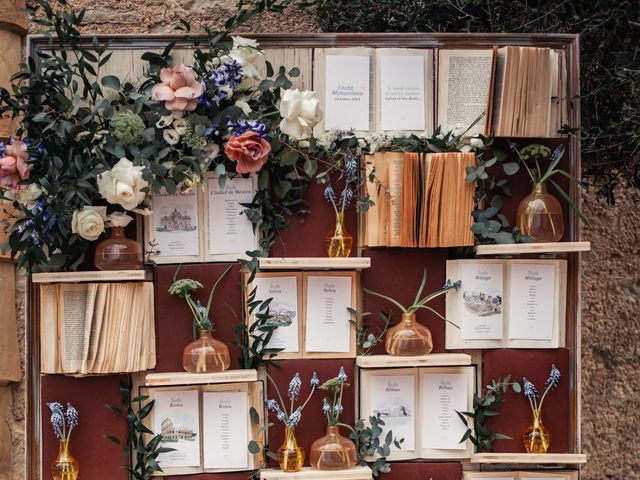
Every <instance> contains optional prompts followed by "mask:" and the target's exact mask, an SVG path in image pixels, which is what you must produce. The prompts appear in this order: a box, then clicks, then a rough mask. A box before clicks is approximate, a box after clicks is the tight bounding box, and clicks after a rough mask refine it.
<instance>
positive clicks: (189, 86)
mask: <svg viewBox="0 0 640 480" xmlns="http://www.w3.org/2000/svg"><path fill="white" fill-rule="evenodd" d="M160 80H161V81H162V83H158V84H156V85H154V86H153V90H152V92H151V98H153V99H154V100H158V101H163V102H165V104H164V106H165V107H166V108H167V110H171V111H173V112H192V111H194V110H195V109H196V106H197V105H198V97H199V96H200V95H202V92H203V91H204V87H203V86H202V84H201V83H200V82H198V81H197V80H196V73H195V72H194V71H193V68H191V67H187V66H185V65H182V64H180V65H176V66H175V67H173V68H163V69H161V70H160Z"/></svg>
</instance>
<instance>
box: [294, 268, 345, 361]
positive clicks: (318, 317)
mask: <svg viewBox="0 0 640 480" xmlns="http://www.w3.org/2000/svg"><path fill="white" fill-rule="evenodd" d="M351 280H352V279H351V277H338V276H330V275H329V276H315V275H312V276H309V277H308V279H307V305H306V316H305V318H306V335H305V351H307V352H341V353H346V352H349V351H350V340H351V323H350V319H351V315H350V313H349V310H348V308H350V307H351V306H352V303H351Z"/></svg>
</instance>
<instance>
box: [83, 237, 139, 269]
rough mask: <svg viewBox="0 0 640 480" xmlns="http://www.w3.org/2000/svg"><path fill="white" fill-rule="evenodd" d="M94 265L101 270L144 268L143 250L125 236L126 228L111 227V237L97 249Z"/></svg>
mask: <svg viewBox="0 0 640 480" xmlns="http://www.w3.org/2000/svg"><path fill="white" fill-rule="evenodd" d="M94 263H95V265H96V268H98V269H99V270H137V269H139V268H142V248H141V247H140V244H139V243H138V242H136V241H135V240H131V239H130V238H127V237H125V236H124V227H111V235H110V236H109V238H107V239H105V240H103V241H102V242H100V243H99V244H98V246H97V247H96V254H95V256H94Z"/></svg>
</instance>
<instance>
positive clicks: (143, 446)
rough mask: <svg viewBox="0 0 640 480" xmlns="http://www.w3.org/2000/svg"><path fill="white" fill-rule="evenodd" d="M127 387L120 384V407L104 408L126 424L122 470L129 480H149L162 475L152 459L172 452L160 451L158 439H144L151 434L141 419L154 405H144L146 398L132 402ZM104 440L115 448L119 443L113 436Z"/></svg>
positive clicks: (171, 449) (159, 437)
mask: <svg viewBox="0 0 640 480" xmlns="http://www.w3.org/2000/svg"><path fill="white" fill-rule="evenodd" d="M131 395H132V393H131V385H129V383H128V382H124V381H121V382H120V396H121V407H116V406H113V405H106V407H107V408H108V409H109V410H110V411H112V412H113V413H115V414H116V415H117V416H119V417H123V419H125V420H126V421H127V423H128V427H129V428H128V433H127V439H126V442H125V443H124V458H125V461H126V465H125V468H126V469H127V471H128V472H129V478H130V480H149V479H151V478H152V477H153V476H154V473H156V472H162V469H161V468H160V466H159V465H158V462H157V461H156V459H157V458H158V455H160V454H161V453H166V452H171V451H173V450H174V449H173V448H166V447H161V446H160V442H162V435H156V436H154V437H152V438H151V439H150V440H149V441H147V440H146V438H145V437H147V436H148V435H153V432H152V431H151V430H149V429H148V428H147V427H145V426H144V423H143V422H144V419H145V418H147V417H148V416H149V414H150V413H151V410H152V409H153V405H154V401H153V400H151V401H148V402H147V400H148V399H149V397H148V396H144V395H142V396H137V397H133V398H132V396H131ZM105 437H106V438H107V439H108V440H110V441H111V442H113V443H115V444H116V445H118V446H122V441H121V440H120V439H119V438H117V437H115V436H113V435H105Z"/></svg>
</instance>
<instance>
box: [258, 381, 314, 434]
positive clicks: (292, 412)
mask: <svg viewBox="0 0 640 480" xmlns="http://www.w3.org/2000/svg"><path fill="white" fill-rule="evenodd" d="M267 378H268V379H269V381H270V382H271V385H273V388H274V389H275V392H276V395H277V396H278V400H276V399H267V400H265V405H266V406H267V410H269V411H270V412H272V413H274V414H275V415H276V418H277V419H278V420H279V421H281V422H282V423H283V424H284V425H285V427H289V428H291V427H296V426H298V423H300V419H301V418H302V411H303V410H304V407H306V406H307V404H308V403H309V400H311V397H312V396H313V394H314V392H315V391H316V389H317V388H318V387H319V386H320V379H319V378H318V375H317V374H316V373H315V372H313V375H312V376H311V380H310V381H309V387H310V388H311V391H310V392H309V395H308V396H307V399H306V400H305V401H304V402H302V403H301V404H300V405H299V406H297V407H295V401H296V400H298V399H299V397H300V388H301V387H302V380H301V379H300V374H298V373H296V374H295V375H294V376H293V378H292V379H291V381H290V382H289V388H288V390H287V398H288V399H289V408H287V403H286V402H285V401H284V397H283V396H282V394H281V393H280V390H279V389H278V385H276V383H275V382H274V381H273V378H271V376H270V375H269V374H267ZM294 407H295V408H294Z"/></svg>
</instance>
